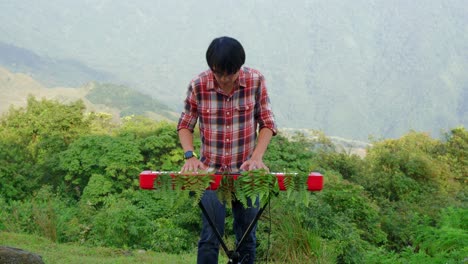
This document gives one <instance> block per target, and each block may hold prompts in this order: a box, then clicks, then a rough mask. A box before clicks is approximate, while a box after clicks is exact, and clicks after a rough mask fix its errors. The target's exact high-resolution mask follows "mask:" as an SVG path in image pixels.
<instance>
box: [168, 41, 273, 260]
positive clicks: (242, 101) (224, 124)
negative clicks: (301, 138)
mask: <svg viewBox="0 0 468 264" xmlns="http://www.w3.org/2000/svg"><path fill="white" fill-rule="evenodd" d="M206 61H207V63H208V66H209V68H210V69H209V70H207V71H205V72H202V73H201V74H199V75H198V76H197V77H195V78H194V79H193V80H192V81H191V82H190V85H189V87H188V92H187V98H186V99H185V110H184V112H182V114H181V117H180V119H179V123H178V126H177V130H178V133H179V138H180V142H181V145H182V148H183V149H184V152H185V154H184V156H185V164H184V165H183V167H182V169H181V172H190V171H194V172H195V171H198V170H199V169H201V170H206V169H208V168H211V169H214V170H215V171H219V172H239V171H241V170H243V171H247V170H253V169H261V168H263V169H266V170H268V167H267V166H266V165H265V164H264V163H263V155H264V153H265V151H266V149H267V146H268V144H269V143H270V139H271V137H272V136H273V135H275V134H276V125H275V121H274V116H273V113H272V111H271V107H270V100H269V97H268V94H267V89H266V86H265V79H264V77H263V75H262V74H261V73H260V72H258V71H257V70H254V69H251V68H248V67H243V65H244V63H245V52H244V48H243V47H242V45H241V44H240V43H239V41H237V40H236V39H233V38H230V37H220V38H216V39H214V40H213V41H212V42H211V44H210V45H209V47H208V50H207V51H206ZM197 120H199V129H200V137H201V150H200V159H198V157H197V156H196V155H195V153H194V151H195V150H194V146H193V130H194V128H195V124H196V123H197ZM257 128H258V130H259V131H258V137H257ZM201 201H202V203H203V205H204V206H205V208H206V210H207V212H208V214H209V215H210V217H211V218H212V219H213V222H214V223H215V225H216V227H217V229H218V230H219V231H220V232H221V234H223V233H224V221H225V216H226V208H225V205H224V204H222V203H221V202H220V201H219V200H218V199H217V196H216V193H215V192H214V191H206V192H205V193H204V195H203V197H202V200H201ZM249 202H250V204H251V205H252V206H250V207H249V208H244V207H243V206H242V204H241V203H240V202H238V201H235V202H233V204H232V210H233V216H234V231H235V234H236V240H237V241H239V240H240V239H241V237H242V235H243V234H244V232H245V230H247V227H248V225H249V224H250V223H251V221H252V220H253V219H254V217H255V214H256V213H257V212H258V203H259V201H258V199H257V200H256V201H255V202H254V204H252V201H249ZM219 243H220V242H219V241H218V239H217V238H216V236H215V234H214V232H213V230H212V228H211V227H210V226H209V224H208V221H207V219H206V218H205V216H202V232H201V236H200V241H199V242H198V258H197V263H199V264H211V263H218V253H219ZM255 247H256V236H255V228H254V229H253V231H252V232H251V234H250V236H249V237H248V238H247V239H246V241H245V242H244V244H243V247H242V248H240V249H239V251H240V254H241V259H242V258H244V257H245V258H247V259H248V260H249V261H248V262H245V263H254V259H255Z"/></svg>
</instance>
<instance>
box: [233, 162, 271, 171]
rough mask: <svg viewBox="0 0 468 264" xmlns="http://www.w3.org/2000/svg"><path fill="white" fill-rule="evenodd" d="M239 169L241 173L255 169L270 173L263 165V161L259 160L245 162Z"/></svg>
mask: <svg viewBox="0 0 468 264" xmlns="http://www.w3.org/2000/svg"><path fill="white" fill-rule="evenodd" d="M240 169H241V170H243V171H250V170H256V169H265V170H266V171H268V172H269V171H270V169H268V167H267V166H266V165H265V163H263V160H261V159H249V160H246V161H245V162H244V163H243V164H242V165H241V166H240Z"/></svg>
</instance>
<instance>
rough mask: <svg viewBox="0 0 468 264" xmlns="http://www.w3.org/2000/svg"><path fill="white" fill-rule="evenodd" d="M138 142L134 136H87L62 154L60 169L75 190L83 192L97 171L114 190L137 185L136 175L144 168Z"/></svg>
mask: <svg viewBox="0 0 468 264" xmlns="http://www.w3.org/2000/svg"><path fill="white" fill-rule="evenodd" d="M137 144H138V142H137V141H136V140H135V138H134V137H132V136H131V135H128V136H125V135H124V136H118V137H111V136H107V135H90V136H83V137H81V138H79V139H78V140H77V141H75V142H73V143H72V144H71V145H70V147H69V148H68V149H67V150H66V151H64V152H63V153H61V156H60V164H59V166H60V169H61V170H62V171H64V172H65V180H66V181H67V183H68V184H69V185H70V189H71V190H75V191H76V194H77V195H81V193H82V190H84V188H85V187H86V186H87V184H88V181H89V179H90V178H91V176H92V175H94V174H99V175H102V176H103V177H105V178H106V179H107V181H108V182H109V183H111V184H112V187H111V188H110V189H111V191H112V193H117V192H121V191H122V190H125V189H128V188H135V187H136V185H137V183H136V182H135V181H134V179H135V175H138V174H139V172H140V171H141V163H140V162H141V160H142V156H141V154H140V150H139V147H138V145H137Z"/></svg>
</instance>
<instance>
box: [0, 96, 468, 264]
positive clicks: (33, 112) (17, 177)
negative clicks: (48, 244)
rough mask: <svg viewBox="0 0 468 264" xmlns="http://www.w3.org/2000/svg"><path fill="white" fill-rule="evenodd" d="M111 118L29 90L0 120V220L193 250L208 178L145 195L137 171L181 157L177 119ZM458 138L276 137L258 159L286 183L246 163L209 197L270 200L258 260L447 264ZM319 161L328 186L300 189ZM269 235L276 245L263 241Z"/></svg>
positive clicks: (459, 225)
mask: <svg viewBox="0 0 468 264" xmlns="http://www.w3.org/2000/svg"><path fill="white" fill-rule="evenodd" d="M57 117H59V118H57ZM109 118H110V117H109V116H108V117H106V116H101V117H99V115H97V114H90V115H87V116H84V115H83V105H82V103H79V102H78V103H75V104H71V105H61V104H60V103H57V102H55V101H47V100H43V101H37V100H35V99H34V98H30V100H29V102H28V107H27V108H24V109H12V110H11V111H10V112H9V114H8V115H6V116H4V117H2V119H0V230H7V231H13V232H25V233H32V234H39V235H41V236H44V237H47V238H48V239H50V240H53V241H56V242H79V243H81V244H84V245H91V246H96V245H106V246H112V247H121V248H144V249H152V250H155V251H170V252H187V251H193V250H194V248H196V241H197V238H198V235H199V229H200V217H199V216H200V212H199V209H198V207H197V206H194V204H195V203H197V201H198V200H199V199H200V197H201V195H202V194H203V192H204V190H205V189H206V188H207V187H208V186H209V184H210V182H211V181H212V180H213V177H212V175H210V174H208V173H206V172H201V173H199V174H198V175H197V176H196V177H195V176H194V175H179V176H177V177H174V178H173V177H171V175H169V174H165V175H161V176H160V177H158V179H157V180H156V182H155V186H156V187H158V188H157V190H156V191H154V192H151V191H143V190H139V189H138V188H137V186H138V174H139V173H140V172H141V171H142V170H143V169H156V170H161V171H178V170H179V168H180V167H181V165H182V163H183V158H182V150H181V148H180V144H179V140H178V135H177V131H176V129H175V124H173V123H166V122H154V121H151V120H149V119H147V118H143V117H138V116H131V117H128V118H124V119H123V123H122V124H113V123H112V124H111V122H110V119H109ZM467 138H468V137H467V132H466V130H465V129H464V128H455V129H453V130H451V132H450V133H449V134H447V137H446V138H445V139H444V140H443V141H439V140H436V139H432V138H430V137H429V136H428V135H426V134H423V133H416V132H411V133H408V134H407V135H405V136H404V137H402V138H400V139H393V140H381V141H376V142H374V143H373V145H372V146H370V147H369V148H368V149H367V153H368V155H367V156H366V157H365V158H364V159H361V158H359V157H357V156H353V155H349V154H346V153H342V152H338V151H336V148H335V147H334V146H333V145H332V144H331V141H329V140H328V139H327V138H326V137H324V135H323V134H320V133H317V134H314V136H313V137H311V138H309V137H306V136H304V135H303V134H296V135H295V136H294V137H293V138H291V139H288V138H285V137H282V136H281V135H279V136H277V137H275V138H273V140H272V143H271V144H270V146H269V149H268V152H267V154H266V155H265V162H266V163H267V164H268V165H269V167H270V169H271V171H283V172H285V177H284V184H285V186H286V189H287V192H279V191H278V187H279V186H278V183H277V181H276V175H274V174H270V173H267V172H265V171H263V170H257V171H250V172H243V173H242V174H241V175H239V176H237V178H238V179H237V180H232V177H224V178H223V180H222V181H221V185H220V187H219V189H218V191H217V194H218V197H219V198H220V200H223V201H226V202H227V204H230V201H231V200H232V199H237V200H239V201H241V202H242V203H243V204H244V205H245V206H247V205H248V203H247V201H248V199H255V198H256V197H260V200H261V202H262V203H264V202H266V201H268V200H270V201H271V202H272V204H273V205H274V206H273V210H272V211H273V213H272V214H271V216H270V217H269V220H271V222H272V224H273V225H272V226H271V227H265V225H264V224H266V223H268V222H266V223H265V221H264V220H265V218H267V217H266V216H265V214H264V216H263V219H262V221H260V222H261V223H259V228H258V233H257V236H258V237H259V242H260V246H259V255H258V256H259V258H261V259H265V254H267V252H269V254H270V257H271V258H272V259H273V260H277V261H281V262H288V261H296V262H305V263H309V262H320V263H418V262H421V261H422V262H427V263H430V262H444V263H445V262H447V263H457V262H460V261H462V260H463V258H464V257H466V255H467V253H466V248H467V245H466V242H465V241H467V240H468V239H467V234H466V230H467V226H466V223H467V222H468V220H467V219H466V215H467V212H466V209H465V206H464V203H465V202H466V191H467V189H466V170H467V169H466V167H467V166H466V153H467V146H468V144H467ZM199 144H200V142H199V141H195V145H196V146H197V147H198V146H199ZM317 168H318V169H320V170H321V171H322V174H324V175H325V187H324V190H322V191H321V192H317V193H310V192H308V191H306V190H305V186H306V180H307V173H309V172H310V171H313V170H315V169H317ZM44 183H48V185H47V186H44ZM173 189H176V191H174V190H173ZM182 190H183V191H182ZM181 194H182V195H181ZM190 194H191V195H190ZM228 222H230V220H228ZM269 232H272V233H271V234H270V233H269ZM268 235H270V239H271V244H272V246H273V247H275V248H276V249H281V251H275V252H272V251H271V250H270V251H268V248H267V243H266V239H267V236H268ZM232 243H234V242H232ZM379 256H380V257H379Z"/></svg>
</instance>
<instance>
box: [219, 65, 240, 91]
mask: <svg viewBox="0 0 468 264" xmlns="http://www.w3.org/2000/svg"><path fill="white" fill-rule="evenodd" d="M213 74H214V77H215V78H216V81H217V82H218V84H219V85H220V86H221V87H225V86H230V85H232V84H234V83H235V82H236V81H237V78H239V70H238V71H236V72H235V73H233V74H226V73H221V72H218V71H216V69H213Z"/></svg>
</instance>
